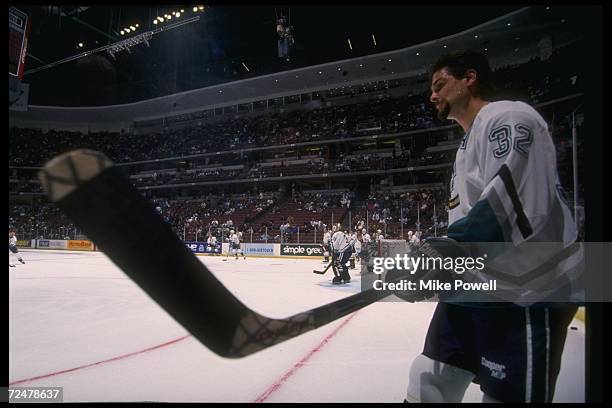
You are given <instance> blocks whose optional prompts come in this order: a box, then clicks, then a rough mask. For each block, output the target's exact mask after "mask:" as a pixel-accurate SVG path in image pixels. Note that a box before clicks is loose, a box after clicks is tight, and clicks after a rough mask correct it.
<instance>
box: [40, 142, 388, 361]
mask: <svg viewBox="0 0 612 408" xmlns="http://www.w3.org/2000/svg"><path fill="white" fill-rule="evenodd" d="M39 177H40V179H41V183H42V184H43V187H44V188H45V190H46V191H47V193H48V195H49V198H50V200H51V201H52V202H55V203H56V205H57V206H58V207H59V208H60V209H61V210H62V211H63V212H64V213H65V214H66V215H68V216H69V217H70V218H71V219H72V220H73V221H74V222H75V223H76V224H77V225H78V226H79V227H80V228H81V229H82V230H83V232H84V233H85V234H86V235H87V236H88V237H89V238H90V239H92V240H93V241H94V242H95V243H96V245H98V247H99V248H100V249H101V250H102V251H103V252H104V253H105V254H106V255H107V256H108V257H109V258H110V259H111V260H112V261H113V262H114V263H115V264H116V265H117V266H118V267H119V268H120V269H121V270H122V271H123V272H124V273H125V274H126V275H128V276H129V277H130V278H131V279H132V280H134V282H136V283H137V284H138V285H139V286H140V287H141V288H142V289H143V290H144V291H145V292H146V293H147V294H148V295H149V296H150V297H151V298H152V299H153V300H154V301H155V302H157V303H158V304H159V305H160V306H161V307H162V308H164V309H165V310H166V311H167V312H168V313H169V314H170V315H171V316H172V317H173V318H174V319H175V320H176V321H177V322H178V323H180V324H181V325H182V326H183V327H184V328H186V329H187V330H188V331H189V332H190V333H191V334H192V335H193V336H194V337H195V338H197V339H198V340H199V341H200V342H201V343H202V344H204V345H205V346H206V347H208V348H209V349H210V350H212V351H213V352H215V353H217V354H218V355H220V356H223V357H231V358H238V357H243V356H247V355H249V354H252V353H255V352H257V351H260V350H263V349H265V348H268V347H270V346H273V345H275V344H278V343H280V342H282V341H285V340H288V339H290V338H293V337H296V336H299V335H300V334H302V333H306V332H308V331H310V330H313V329H316V328H318V327H320V326H322V325H325V324H327V323H330V322H332V321H334V320H336V319H338V318H341V317H343V316H345V315H347V314H349V313H351V312H354V311H356V310H359V309H361V308H362V307H364V306H367V305H369V304H371V303H373V302H375V301H377V300H379V299H381V298H383V297H385V296H387V295H388V294H384V295H383V293H380V292H378V291H374V290H373V289H370V290H367V291H363V292H360V293H357V294H354V295H352V296H349V297H346V298H343V299H340V300H338V301H336V302H333V303H330V304H327V305H323V306H320V307H317V308H315V309H312V310H309V311H307V312H304V313H299V314H297V315H294V316H291V317H288V318H285V319H271V318H268V317H265V316H261V315H259V314H257V313H256V312H254V311H252V310H250V309H249V308H247V307H246V306H245V305H244V304H242V303H241V302H240V301H239V300H238V299H237V298H236V297H234V296H233V295H232V293H231V292H230V291H229V290H228V289H227V288H225V287H224V286H223V284H222V283H221V282H220V281H219V280H218V279H217V278H216V277H215V276H214V275H213V274H212V273H211V272H210V271H209V270H208V269H207V268H206V266H205V265H204V264H202V262H200V260H199V259H198V258H197V257H196V256H195V255H193V253H191V251H190V250H189V249H187V247H186V246H185V244H184V243H183V242H182V241H180V240H179V238H178V237H177V236H176V234H175V233H174V231H172V229H171V227H170V226H169V225H168V224H167V223H166V222H165V221H164V220H163V219H162V218H161V216H160V215H159V214H158V213H157V212H156V211H155V209H154V208H153V207H152V206H151V204H150V203H149V202H148V201H147V200H146V199H145V198H144V197H142V196H141V195H140V194H139V193H138V191H137V190H136V189H135V188H134V187H133V186H132V185H131V184H130V182H129V181H128V179H127V178H126V177H125V176H124V175H123V174H122V173H121V172H120V171H119V170H118V169H117V167H114V166H112V163H111V162H110V161H109V160H108V159H107V158H106V157H105V156H104V155H102V154H100V153H97V152H93V151H90V150H76V151H73V152H69V153H66V154H64V155H61V156H58V157H56V158H55V159H53V160H51V161H50V162H49V163H47V164H46V165H45V167H44V168H43V170H42V171H41V172H40V174H39Z"/></svg>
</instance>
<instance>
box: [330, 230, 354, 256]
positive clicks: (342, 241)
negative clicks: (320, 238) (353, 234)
mask: <svg viewBox="0 0 612 408" xmlns="http://www.w3.org/2000/svg"><path fill="white" fill-rule="evenodd" d="M350 245H351V244H350V242H349V240H348V238H347V236H346V234H345V233H344V232H342V231H336V232H334V235H333V236H332V247H333V249H334V252H335V253H341V252H344V251H346V250H347V248H348V247H349V246H350Z"/></svg>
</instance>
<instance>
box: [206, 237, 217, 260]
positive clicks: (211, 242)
mask: <svg viewBox="0 0 612 408" xmlns="http://www.w3.org/2000/svg"><path fill="white" fill-rule="evenodd" d="M206 245H207V247H208V248H207V250H208V252H209V255H210V256H213V255H219V252H218V251H217V237H215V236H214V235H212V234H211V233H210V232H209V233H208V239H207V240H206Z"/></svg>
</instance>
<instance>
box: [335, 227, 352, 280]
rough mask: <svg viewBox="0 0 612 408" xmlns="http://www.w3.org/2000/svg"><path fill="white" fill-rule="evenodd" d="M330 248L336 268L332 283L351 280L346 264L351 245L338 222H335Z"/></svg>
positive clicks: (350, 252)
mask: <svg viewBox="0 0 612 408" xmlns="http://www.w3.org/2000/svg"><path fill="white" fill-rule="evenodd" d="M332 248H333V251H334V261H335V262H336V265H337V268H338V272H337V273H338V275H336V276H334V278H333V280H332V283H333V284H335V285H337V284H340V283H348V282H350V281H351V275H349V273H348V267H347V265H346V264H347V263H348V261H349V258H350V257H351V254H352V253H353V247H352V245H351V244H350V242H349V238H348V237H347V236H346V234H345V233H344V231H342V227H341V225H340V224H339V223H338V224H337V227H336V232H334V235H332ZM334 272H336V271H334Z"/></svg>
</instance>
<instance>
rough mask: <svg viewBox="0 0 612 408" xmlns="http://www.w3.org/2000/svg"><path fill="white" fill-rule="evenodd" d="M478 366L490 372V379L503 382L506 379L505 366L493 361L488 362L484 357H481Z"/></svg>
mask: <svg viewBox="0 0 612 408" xmlns="http://www.w3.org/2000/svg"><path fill="white" fill-rule="evenodd" d="M480 364H481V365H482V366H484V367H486V368H488V369H489V370H490V371H491V377H493V378H497V379H498V380H503V379H504V378H506V373H505V371H506V366H505V365H503V364H499V363H494V362H493V361H489V360H487V359H486V358H484V357H481V360H480Z"/></svg>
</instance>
